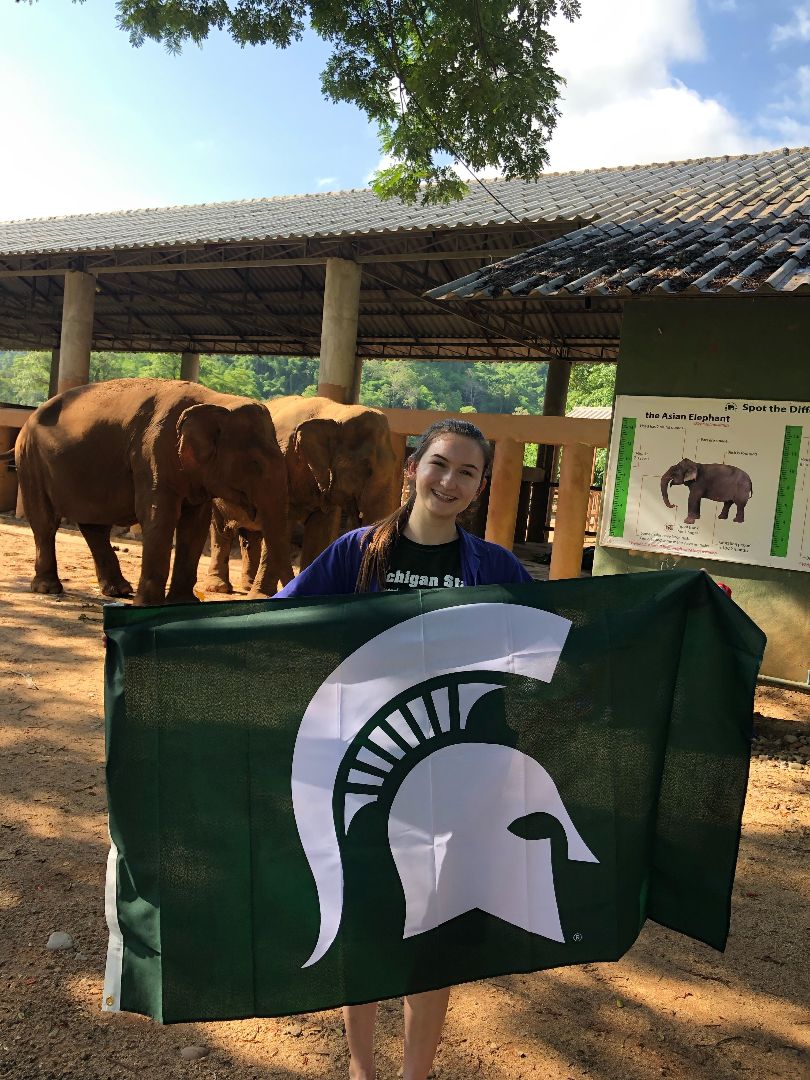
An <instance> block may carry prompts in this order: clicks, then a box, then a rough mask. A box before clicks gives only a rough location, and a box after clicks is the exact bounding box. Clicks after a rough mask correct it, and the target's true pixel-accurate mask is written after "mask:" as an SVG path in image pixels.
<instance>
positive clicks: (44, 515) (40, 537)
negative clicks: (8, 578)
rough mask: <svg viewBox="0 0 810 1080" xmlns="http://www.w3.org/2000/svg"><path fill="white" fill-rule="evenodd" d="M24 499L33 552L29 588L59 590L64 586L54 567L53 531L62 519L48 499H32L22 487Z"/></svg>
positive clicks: (44, 591) (46, 591)
mask: <svg viewBox="0 0 810 1080" xmlns="http://www.w3.org/2000/svg"><path fill="white" fill-rule="evenodd" d="M23 501H24V503H25V513H26V516H27V517H28V524H29V525H30V526H31V531H32V532H33V534H34V546H35V549H36V556H35V559H34V576H33V578H32V579H31V592H34V593H61V592H64V591H65V590H64V586H63V585H62V582H61V581H60V580H59V573H58V571H57V568H56V531H57V529H58V528H59V522H60V521H61V520H62V519H61V518H60V516H59V514H57V513H56V511H55V510H54V508H53V506H52V505H51V502H50V500H49V499H46V498H44V497H43V498H41V499H37V500H35V499H34V498H33V497H32V495H29V493H28V492H27V491H25V490H24V489H23Z"/></svg>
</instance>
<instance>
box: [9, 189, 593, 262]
mask: <svg viewBox="0 0 810 1080" xmlns="http://www.w3.org/2000/svg"><path fill="white" fill-rule="evenodd" d="M572 175H574V176H576V175H577V174H572ZM487 187H488V188H491V189H492V190H493V192H495V194H496V195H497V199H498V200H499V202H500V203H501V204H502V205H499V202H498V201H496V200H495V199H493V198H492V196H491V195H490V194H488V192H487V191H486V190H484V188H482V187H480V186H479V185H478V184H474V185H472V186H471V188H470V190H469V192H468V194H467V195H466V196H465V197H464V199H462V200H461V201H460V202H457V203H451V204H448V205H444V206H409V205H407V204H405V203H403V202H401V201H400V200H399V199H393V200H390V201H385V202H384V201H382V200H381V199H378V198H377V196H376V195H375V194H374V193H373V192H372V191H371V190H369V189H362V190H354V191H334V192H318V193H316V194H313V195H283V196H277V197H275V198H272V199H251V200H248V201H243V202H225V203H208V204H203V205H200V206H169V207H163V208H159V209H151V210H127V211H124V212H119V213H106V214H82V215H78V216H74V217H61V218H56V217H54V218H34V219H30V220H28V221H8V222H0V256H3V255H32V254H54V253H57V252H61V251H71V252H73V251H77V252H78V251H115V250H121V249H126V250H133V249H138V248H153V247H159V248H167V247H168V248H170V247H183V246H189V245H199V244H228V243H264V242H268V243H269V242H272V241H277V240H287V239H293V238H299V237H350V236H358V235H360V236H363V235H370V234H374V235H377V234H387V233H401V232H417V231H425V230H430V229H436V228H442V229H445V228H448V227H462V228H463V227H465V226H466V227H468V228H472V227H480V226H482V225H497V224H501V223H507V224H509V223H512V222H523V221H525V222H531V223H535V222H541V221H542V222H547V221H551V222H553V221H558V220H562V221H584V220H587V219H588V218H590V217H592V216H593V213H592V212H591V210H590V208H589V201H588V200H587V199H585V198H583V197H581V196H580V195H579V194H578V193H577V191H576V184H574V183H572V182H571V181H570V180H569V178H568V177H567V176H566V175H565V174H562V175H560V176H557V177H553V176H552V177H548V178H544V180H543V181H540V182H539V183H536V184H534V183H526V182H525V181H523V180H508V181H507V180H489V181H487ZM549 189H553V191H554V195H553V196H550V195H549Z"/></svg>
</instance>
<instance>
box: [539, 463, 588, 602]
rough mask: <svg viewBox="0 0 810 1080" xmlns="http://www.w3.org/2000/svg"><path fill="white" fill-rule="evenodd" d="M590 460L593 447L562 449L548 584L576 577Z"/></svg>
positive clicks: (580, 554)
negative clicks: (559, 579) (549, 581)
mask: <svg viewBox="0 0 810 1080" xmlns="http://www.w3.org/2000/svg"><path fill="white" fill-rule="evenodd" d="M593 456H594V449H593V447H592V446H583V445H582V444H581V443H571V444H569V445H568V446H564V447H563V449H562V462H561V464H560V490H559V493H558V495H557V515H556V517H555V519H554V543H553V544H552V546H551V566H550V567H549V575H548V576H549V580H551V581H556V580H557V579H558V578H576V577H579V574H580V570H581V568H582V549H583V548H584V546H585V527H586V524H587V516H588V496H589V493H590V490H591V473H592V472H593Z"/></svg>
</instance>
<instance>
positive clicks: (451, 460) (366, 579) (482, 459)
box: [277, 419, 532, 1080]
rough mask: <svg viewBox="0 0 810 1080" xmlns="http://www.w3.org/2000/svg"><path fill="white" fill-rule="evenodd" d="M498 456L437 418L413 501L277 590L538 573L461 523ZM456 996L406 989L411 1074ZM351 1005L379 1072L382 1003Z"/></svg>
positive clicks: (519, 579) (362, 1049) (466, 427)
mask: <svg viewBox="0 0 810 1080" xmlns="http://www.w3.org/2000/svg"><path fill="white" fill-rule="evenodd" d="M490 464H491V450H490V445H489V443H488V442H487V440H486V439H485V438H484V436H483V434H482V433H481V432H480V431H479V430H478V428H477V427H475V426H474V425H473V424H471V423H468V422H467V421H463V420H453V419H448V420H439V421H437V422H436V423H435V424H431V426H430V427H429V428H428V429H427V431H426V432H425V433H424V435H423V436H422V438H421V440H420V442H419V446H418V447H417V449H416V451H415V452H414V453H413V454H412V456H411V457H410V458H409V459H408V465H407V473H408V476H409V477H410V480H411V485H412V492H411V495H410V498H409V499H408V501H407V502H406V503H405V504H404V505H403V506H401V507H400V508H399V509H398V510H397V511H395V512H394V513H393V514H391V515H390V516H389V517H387V518H385V519H384V520H382V521H380V522H377V523H375V524H373V525H371V526H366V527H363V528H361V529H355V530H354V531H353V532H349V533H347V534H346V535H344V536H341V537H340V538H339V539H337V540H336V541H335V542H334V543H333V544H331V545H330V546H329V547H328V548H327V549H326V550H325V551H324V552H322V554H321V555H319V556H318V558H317V559H315V560H314V562H312V563H311V564H310V565H309V566H308V567H307V568H306V569H305V570H303V571H302V572H301V573H300V574H299V575H298V577H296V578H294V579H293V581H291V582H290V583H289V584H288V585H286V586H285V587H284V588H283V589H282V590H281V592H279V593H278V594H277V597H279V598H282V597H292V596H324V595H335V594H341V593H354V592H380V591H400V590H407V589H416V588H419V589H426V588H461V587H464V586H470V585H505V584H512V583H523V582H530V581H531V580H532V579H531V577H530V576H529V574H527V572H526V571H525V569H524V568H523V566H522V565H521V564H520V562H519V561H518V560H517V559H516V558H515V556H514V555H513V554H512V553H511V552H509V551H507V550H506V549H505V548H502V547H500V546H499V545H497V544H492V543H488V542H487V541H485V540H481V539H479V538H478V537H475V536H472V535H470V534H469V533H467V532H465V531H464V530H463V529H461V528H460V527H459V526H458V525H457V523H456V519H457V517H458V515H459V514H461V513H463V512H464V511H465V510H466V509H467V507H468V506H469V505H470V504H471V503H472V502H473V500H474V499H475V498H477V496H478V495H480V494H481V492H482V491H483V490H484V487H485V486H486V483H487V478H488V474H489V469H490ZM449 996H450V988H449V987H445V988H443V989H439V990H430V991H427V992H425V993H421V994H410V995H408V996H406V998H405V1054H404V1068H403V1080H425V1078H426V1077H427V1075H428V1073H429V1072H430V1069H431V1066H432V1064H433V1058H434V1056H435V1053H436V1048H437V1047H438V1044H439V1039H440V1037H441V1032H442V1028H443V1026H444V1018H445V1014H446V1012H447V1003H448V1000H449ZM343 1015H344V1021H345V1024H346V1038H347V1041H348V1044H349V1054H350V1062H349V1077H350V1080H374V1078H375V1077H376V1069H375V1065H374V1026H375V1021H376V1015H377V1003H376V1002H372V1003H369V1004H367V1005H346V1006H344V1009H343Z"/></svg>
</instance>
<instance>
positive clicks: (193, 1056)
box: [180, 1046, 211, 1061]
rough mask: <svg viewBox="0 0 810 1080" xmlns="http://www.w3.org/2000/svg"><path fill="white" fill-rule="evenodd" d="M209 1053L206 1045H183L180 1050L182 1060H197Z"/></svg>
mask: <svg viewBox="0 0 810 1080" xmlns="http://www.w3.org/2000/svg"><path fill="white" fill-rule="evenodd" d="M210 1053H211V1051H210V1050H209V1048H208V1047H207V1046H184V1047H183V1049H182V1050H181V1051H180V1057H181V1058H182V1059H183V1061H199V1060H200V1058H204V1057H208V1055H209V1054H210Z"/></svg>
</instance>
